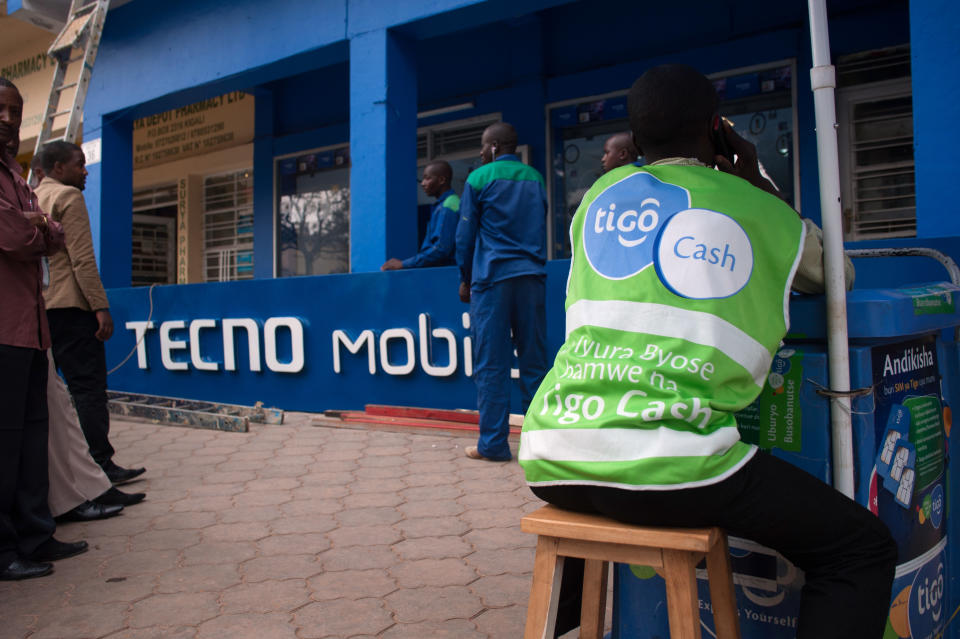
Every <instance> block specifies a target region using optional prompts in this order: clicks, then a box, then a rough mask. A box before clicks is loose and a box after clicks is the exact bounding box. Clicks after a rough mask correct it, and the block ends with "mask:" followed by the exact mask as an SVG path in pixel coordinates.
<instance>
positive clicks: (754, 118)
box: [547, 61, 800, 258]
mask: <svg viewBox="0 0 960 639" xmlns="http://www.w3.org/2000/svg"><path fill="white" fill-rule="evenodd" d="M794 74H795V64H794V63H793V62H792V61H784V62H779V63H774V64H769V65H763V66H759V67H751V68H747V69H737V70H733V71H728V72H724V73H720V74H715V75H713V76H710V79H711V80H712V82H713V84H714V87H716V89H717V93H718V94H719V96H720V100H721V104H720V113H721V114H722V115H723V116H724V117H726V118H727V119H728V120H729V121H731V122H732V123H733V126H734V128H735V129H736V131H737V132H738V133H739V134H740V135H742V136H743V137H745V138H746V139H747V140H749V141H751V142H753V144H754V145H756V147H757V154H758V156H759V159H760V164H761V167H762V169H763V171H764V173H765V174H766V175H767V176H768V177H769V178H770V179H771V180H772V181H773V182H774V184H776V185H777V187H778V188H779V189H780V191H781V193H783V195H784V198H785V199H786V200H787V201H788V202H790V204H791V205H793V206H794V207H795V208H797V209H798V210H799V206H800V202H799V198H798V196H797V193H798V190H797V183H798V181H799V178H798V173H797V171H798V165H797V162H796V148H795V142H794V136H793V131H794V130H795V128H796V127H795V119H796V104H795V96H794V91H793V77H794ZM547 116H548V121H549V123H550V135H549V136H548V140H547V144H548V154H549V156H548V157H549V159H550V162H549V169H548V176H547V193H548V196H549V198H550V215H551V222H550V224H549V225H548V234H549V237H548V240H549V242H548V245H549V247H550V257H551V258H565V257H570V235H569V229H570V221H571V220H572V219H573V215H574V213H576V211H577V208H578V207H579V206H580V202H581V200H583V196H584V195H585V194H586V192H587V190H588V189H589V188H590V187H591V186H592V185H593V183H594V182H596V180H597V178H599V177H600V175H601V174H602V171H603V169H602V167H601V166H600V159H601V158H602V157H603V145H604V142H605V141H606V139H607V138H608V137H609V136H611V135H613V134H614V133H619V132H628V131H629V130H630V123H629V119H628V113H627V91H626V90H623V91H617V92H614V93H610V94H606V95H601V96H594V97H589V98H581V99H577V100H569V101H566V102H558V103H555V104H551V105H548V107H547ZM641 160H642V159H641Z"/></svg>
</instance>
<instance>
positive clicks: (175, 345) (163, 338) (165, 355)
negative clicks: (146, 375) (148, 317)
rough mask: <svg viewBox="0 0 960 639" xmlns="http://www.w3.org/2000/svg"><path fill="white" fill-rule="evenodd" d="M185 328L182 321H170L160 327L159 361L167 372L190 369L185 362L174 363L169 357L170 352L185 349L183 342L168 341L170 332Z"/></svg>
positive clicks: (185, 324) (185, 345)
mask: <svg viewBox="0 0 960 639" xmlns="http://www.w3.org/2000/svg"><path fill="white" fill-rule="evenodd" d="M186 326H187V323H186V322H184V321H183V320H170V321H168V322H164V323H162V324H161V325H160V360H161V361H162V362H163V367H164V368H166V369H167V370H168V371H185V370H187V369H188V368H190V366H189V365H188V364H187V363H186V362H175V361H173V358H171V357H170V353H171V352H172V351H182V350H186V348H187V343H186V342H185V341H183V340H174V339H170V331H175V330H177V329H178V328H185V327H186Z"/></svg>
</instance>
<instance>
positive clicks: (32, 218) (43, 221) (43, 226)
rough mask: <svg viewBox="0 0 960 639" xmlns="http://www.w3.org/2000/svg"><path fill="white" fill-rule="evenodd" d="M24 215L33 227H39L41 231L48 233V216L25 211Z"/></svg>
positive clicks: (39, 212)
mask: <svg viewBox="0 0 960 639" xmlns="http://www.w3.org/2000/svg"><path fill="white" fill-rule="evenodd" d="M23 215H24V216H25V217H26V218H27V221H28V222H30V224H32V225H33V226H35V227H37V228H38V229H40V230H41V231H46V230H47V228H49V225H48V221H49V220H47V216H46V215H45V214H44V213H43V212H42V211H24V212H23Z"/></svg>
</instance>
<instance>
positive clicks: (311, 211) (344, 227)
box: [279, 171, 350, 277]
mask: <svg viewBox="0 0 960 639" xmlns="http://www.w3.org/2000/svg"><path fill="white" fill-rule="evenodd" d="M339 173H341V171H331V172H328V173H325V174H321V175H323V178H325V179H323V180H322V181H323V182H326V183H327V184H325V185H319V184H317V185H310V186H320V187H321V188H318V189H315V190H309V191H304V192H301V193H296V194H293V195H283V196H281V197H280V273H279V275H280V276H281V277H287V276H291V275H325V274H328V273H346V272H348V271H349V270H350V189H349V188H348V187H346V186H343V185H342V184H340V183H339V180H335V178H336V177H342V178H347V179H348V175H349V174H348V172H347V171H342V173H343V174H344V175H340V176H338V175H336V174H339ZM321 175H317V177H318V178H319V177H320V176H321ZM331 178H334V179H331ZM309 181H311V180H309V178H308V179H304V178H301V179H300V180H298V182H309ZM317 181H319V180H317ZM345 181H346V179H344V182H345ZM300 186H307V185H302V184H298V187H300Z"/></svg>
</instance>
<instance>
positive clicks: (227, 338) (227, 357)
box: [223, 317, 260, 373]
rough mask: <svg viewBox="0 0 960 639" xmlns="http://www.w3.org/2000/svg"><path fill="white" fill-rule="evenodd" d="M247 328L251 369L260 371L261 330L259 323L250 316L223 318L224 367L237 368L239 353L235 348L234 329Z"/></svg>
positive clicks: (229, 369) (231, 369) (226, 368)
mask: <svg viewBox="0 0 960 639" xmlns="http://www.w3.org/2000/svg"><path fill="white" fill-rule="evenodd" d="M235 328H245V329H247V350H248V351H249V355H250V370H251V371H253V372H255V373H258V372H260V331H259V328H258V327H257V323H256V322H255V321H253V320H252V319H250V318H249V317H243V318H239V319H225V320H223V368H224V370H228V371H235V370H237V361H236V359H237V354H236V352H234V348H233V329H235Z"/></svg>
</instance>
